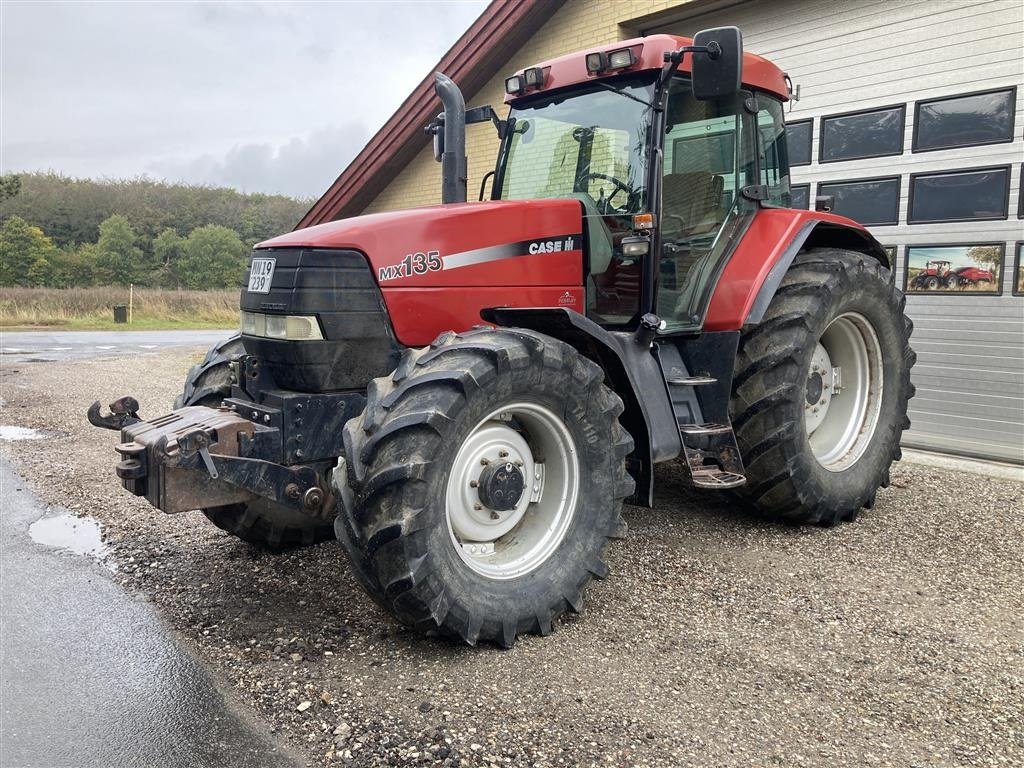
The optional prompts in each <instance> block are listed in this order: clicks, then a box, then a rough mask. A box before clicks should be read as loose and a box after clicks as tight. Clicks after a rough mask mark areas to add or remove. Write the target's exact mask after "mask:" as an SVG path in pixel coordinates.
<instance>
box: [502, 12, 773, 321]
mask: <svg viewBox="0 0 1024 768" xmlns="http://www.w3.org/2000/svg"><path fill="white" fill-rule="evenodd" d="M708 35H709V39H710V37H713V38H714V39H715V41H716V43H717V45H718V53H717V57H716V58H714V59H712V58H710V57H709V54H707V53H706V52H705V51H704V50H703V48H705V47H706V45H705V44H706V42H707V41H701V40H695V41H693V42H694V44H693V45H692V46H689V48H688V47H687V46H686V45H685V43H687V42H689V41H687V40H684V39H682V38H671V37H668V36H654V37H651V38H644V39H642V40H639V41H627V42H626V43H620V44H619V46H620V47H619V48H618V49H615V50H611V49H609V50H602V51H597V52H594V53H592V54H576V55H575V60H574V59H573V58H572V57H566V58H563V59H559V60H556V61H553V62H549V63H546V64H542V65H539V66H538V67H534V68H531V69H528V70H525V71H524V72H523V73H522V74H521V75H515V76H513V77H511V78H509V80H508V81H507V82H506V88H507V90H508V91H509V96H510V99H509V102H510V105H511V111H510V114H509V117H508V120H507V121H506V127H505V132H504V133H505V138H504V142H503V146H502V151H501V153H500V155H499V158H498V163H497V168H496V173H495V179H494V189H493V193H492V198H493V199H501V200H518V199H524V200H525V199H537V198H552V197H568V198H573V199H575V200H577V201H579V204H580V206H581V208H582V211H583V218H584V234H585V237H586V243H587V248H586V252H587V256H588V259H587V264H586V314H587V316H588V317H589V318H590V319H592V320H594V321H595V322H597V323H598V324H600V325H602V326H604V327H606V328H616V327H628V326H630V325H635V324H636V322H637V320H638V319H639V317H640V316H641V315H643V314H644V313H645V312H649V311H653V312H654V313H655V314H657V316H658V317H659V318H660V319H661V320H662V321H664V323H665V327H664V329H663V330H665V331H668V332H672V331H677V330H696V329H699V327H700V325H701V323H702V321H703V318H704V311H705V309H706V308H707V305H708V301H709V298H710V292H711V289H712V288H713V287H714V282H715V278H716V277H717V276H718V274H719V272H720V268H721V266H722V265H723V264H724V261H725V259H726V258H727V255H728V253H729V252H730V251H731V249H732V248H733V247H735V245H736V242H737V240H738V235H739V233H740V232H741V231H742V230H743V229H744V228H745V226H746V225H747V224H748V223H749V220H750V218H751V217H752V215H753V214H754V212H755V211H756V210H757V207H758V204H759V203H761V204H765V205H776V206H786V207H788V206H789V205H790V202H791V199H790V187H789V164H788V160H787V155H786V145H785V125H784V117H783V110H782V102H783V100H784V99H785V98H787V95H786V86H785V80H784V75H783V74H782V73H781V71H779V70H778V69H777V68H775V67H774V66H773V65H769V64H768V63H767V62H765V61H764V60H762V59H759V57H753V56H750V55H747V57H746V58H747V59H750V60H751V61H748V62H747V64H748V65H749V66H748V67H747V69H748V71H752V72H753V73H755V74H756V75H757V76H758V82H757V83H756V84H753V85H749V86H748V85H743V84H742V83H741V82H740V79H739V72H740V69H741V64H740V62H741V61H742V60H743V58H744V56H743V53H742V45H741V44H740V43H739V39H738V36H730V35H728V34H725V33H724V31H723V30H714V31H712V32H711V33H708ZM661 38H665V39H664V40H662V39H661ZM622 46H624V47H622ZM610 48H615V47H614V46H611V47H610ZM690 49H695V50H692V51H691V50H690ZM678 50H683V51H687V52H688V53H690V55H691V56H693V59H692V60H691V59H690V58H689V57H684V55H682V54H680V55H679V60H675V61H673V60H668V61H666V62H665V63H664V65H663V66H661V67H659V68H658V69H643V65H644V63H645V62H646V63H647V64H648V66H649V63H650V62H649V60H650V59H652V58H656V57H658V56H662V57H664V58H668V57H672V56H673V52H676V51H678ZM583 64H585V68H584V67H583V66H581V65H583ZM702 66H703V70H702V69H701V67H702ZM695 67H696V74H695V73H694V68H695ZM637 70H640V71H637ZM724 71H728V72H729V73H731V74H730V76H729V77H728V78H724V79H723V78H722V77H721V75H722V72H724ZM581 73H582V76H581ZM695 78H696V81H695ZM730 78H731V79H730ZM567 81H568V82H567ZM709 81H712V85H713V86H714V87H709V85H708V82H709ZM528 83H532V84H534V85H532V86H531V85H528ZM562 83H564V84H562ZM559 84H562V87H548V86H557V85H559ZM645 293H646V294H650V295H649V296H648V295H645Z"/></svg>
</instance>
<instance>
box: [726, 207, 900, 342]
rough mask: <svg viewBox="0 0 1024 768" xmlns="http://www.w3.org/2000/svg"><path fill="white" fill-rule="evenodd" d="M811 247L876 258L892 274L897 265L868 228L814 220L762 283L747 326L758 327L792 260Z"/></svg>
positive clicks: (792, 242)
mask: <svg viewBox="0 0 1024 768" xmlns="http://www.w3.org/2000/svg"><path fill="white" fill-rule="evenodd" d="M811 248H842V249H844V250H847V251H857V252H859V253H863V254H866V255H867V256H871V257H872V258H874V259H877V260H878V262H879V263H880V264H881V265H882V266H883V267H885V268H886V269H888V270H889V271H890V272H893V271H894V269H895V266H896V265H895V264H893V263H890V261H889V254H887V253H886V252H885V249H884V248H883V247H882V244H881V243H879V242H878V241H877V240H876V239H875V238H874V236H873V235H872V234H871V233H870V232H868V231H867V230H866V229H861V228H860V227H855V226H849V225H847V224H841V223H839V222H835V221H827V220H824V219H811V220H809V221H808V222H807V223H806V224H804V226H802V227H801V228H800V229H799V230H798V231H797V233H796V235H795V236H794V237H793V239H792V240H791V241H790V243H789V245H788V246H786V250H785V251H783V252H782V256H781V257H780V258H779V260H778V261H777V262H775V266H773V267H772V269H771V271H770V272H769V273H768V276H767V277H766V278H765V280H764V282H763V283H762V284H761V287H760V288H759V289H758V291H757V297H756V298H755V299H754V303H753V305H751V307H750V314H748V315H747V318H746V320H745V321H744V324H745V325H757V324H758V323H760V322H761V320H762V319H763V318H764V313H765V312H766V311H767V310H768V305H769V304H771V302H772V299H773V298H775V292H776V291H777V290H778V289H779V285H781V284H782V278H784V277H785V276H786V272H787V271H788V270H789V267H790V265H791V264H792V263H793V259H795V258H796V256H797V254H798V253H800V252H801V251H805V250H809V249H811Z"/></svg>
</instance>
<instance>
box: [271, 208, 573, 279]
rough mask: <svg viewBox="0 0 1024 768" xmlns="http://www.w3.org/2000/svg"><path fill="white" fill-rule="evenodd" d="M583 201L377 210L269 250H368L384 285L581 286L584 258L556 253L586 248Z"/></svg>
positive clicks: (283, 239)
mask: <svg viewBox="0 0 1024 768" xmlns="http://www.w3.org/2000/svg"><path fill="white" fill-rule="evenodd" d="M582 229H583V218H582V209H581V207H580V204H579V203H578V202H577V201H576V200H572V199H565V198H560V199H549V200H495V201H490V202H483V203H459V204H453V205H436V206H430V207H426V208H412V209H409V210H404V211H391V212H387V213H374V214H368V215H366V216H356V217H354V218H350V219H342V220H340V221H332V222H329V223H327V224H319V225H317V226H315V227H308V228H306V229H299V230H296V231H294V232H289V233H288V234H286V235H281V236H280V237H275V238H274V239H272V240H267V241H266V242H262V243H259V244H258V245H257V246H256V247H257V248H258V249H266V248H297V247H298V248H329V249H332V250H340V249H350V250H356V251H360V252H362V253H363V254H364V255H365V256H366V257H367V259H368V260H369V261H370V264H371V266H372V267H373V270H374V274H375V276H376V277H377V280H378V282H379V283H380V285H381V288H390V287H413V286H439V285H446V286H451V285H495V283H496V282H497V281H496V274H495V269H500V272H501V280H502V281H504V283H503V284H504V285H563V284H566V283H572V284H582V278H583V276H582V266H583V265H582V260H581V259H580V258H575V259H570V260H564V259H557V258H551V255H552V254H555V253H573V252H576V254H577V256H579V255H580V254H581V253H582V248H583V237H582Z"/></svg>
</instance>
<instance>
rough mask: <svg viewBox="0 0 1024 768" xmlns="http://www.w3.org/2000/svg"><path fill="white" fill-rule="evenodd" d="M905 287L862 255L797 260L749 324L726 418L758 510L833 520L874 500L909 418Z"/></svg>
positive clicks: (828, 252)
mask: <svg viewBox="0 0 1024 768" xmlns="http://www.w3.org/2000/svg"><path fill="white" fill-rule="evenodd" d="M903 307H904V298H903V294H902V293H901V292H900V291H899V290H898V289H897V288H895V287H894V286H893V285H892V284H891V283H890V282H889V276H888V274H887V273H886V272H885V271H884V269H883V268H882V267H881V266H880V265H879V263H878V262H877V261H875V260H874V259H873V258H871V257H869V256H865V255H864V254H860V253H855V252H850V251H842V250H835V249H815V250H811V251H807V252H805V253H802V254H800V255H799V256H797V258H796V260H795V261H794V262H793V265H792V266H791V267H790V269H789V272H788V273H787V274H786V277H785V278H784V279H783V281H782V285H781V286H780V287H779V290H778V292H777V294H776V295H775V298H774V299H773V300H772V303H771V304H770V305H769V307H768V310H767V312H766V313H765V316H764V319H763V320H762V321H761V323H760V324H758V325H755V326H751V327H750V328H749V329H747V330H746V331H744V333H743V335H742V337H741V340H740V347H739V355H738V357H737V361H736V368H735V373H734V379H733V398H732V407H731V409H732V420H733V426H734V429H735V431H736V437H737V440H738V442H739V446H740V452H741V454H742V456H743V462H744V465H745V467H746V472H747V483H746V485H745V486H743V487H742V488H741V489H739V491H738V492H739V494H740V496H741V497H743V498H745V499H746V500H747V501H748V502H750V503H751V504H752V505H753V506H754V507H755V508H756V509H757V510H758V511H760V512H762V513H763V514H765V515H768V516H770V517H774V518H777V519H781V520H784V521H788V522H792V523H812V524H818V525H834V524H836V523H837V522H839V521H840V520H850V521H852V520H853V519H854V518H855V517H856V515H857V513H858V512H859V510H860V509H861V508H862V507H867V508H870V507H871V506H872V505H873V504H874V501H875V494H876V492H877V490H878V488H879V487H880V486H881V487H884V486H886V485H888V483H889V467H890V465H891V464H892V462H893V460H895V459H898V458H899V457H900V448H899V444H900V436H901V435H902V433H903V430H904V429H906V428H907V427H909V426H910V420H909V419H908V418H907V401H908V400H909V398H910V397H912V396H913V391H914V388H913V385H912V384H911V383H910V369H911V366H913V364H914V361H915V360H916V356H915V354H914V352H913V350H911V348H910V344H909V339H910V333H911V330H912V328H913V325H912V323H911V322H910V320H909V319H908V318H907V317H906V316H905V315H904V313H903Z"/></svg>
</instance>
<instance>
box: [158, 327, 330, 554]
mask: <svg viewBox="0 0 1024 768" xmlns="http://www.w3.org/2000/svg"><path fill="white" fill-rule="evenodd" d="M244 354H245V348H244V347H243V346H242V337H241V336H239V335H238V334H235V335H234V336H231V337H230V338H227V339H224V340H223V341H220V342H218V343H216V344H214V345H213V346H212V347H210V350H209V351H208V352H207V353H206V357H205V358H203V361H202V362H201V363H198V364H197V365H194V366H192V369H191V370H190V371H189V372H188V376H187V377H186V378H185V387H184V390H183V391H182V393H181V394H180V395H178V396H177V397H176V398H175V399H174V407H175V408H182V407H184V406H186V405H204V406H206V407H208V408H216V407H217V406H218V405H220V403H221V401H222V400H223V399H224V398H225V397H230V396H231V384H232V374H231V367H230V366H231V362H232V361H234V360H237V359H238V358H239V357H241V356H242V355H244ZM202 512H203V514H204V515H206V517H207V519H209V521H210V522H211V523H213V524H214V525H216V526H217V527H218V528H220V529H221V530H222V531H226V532H227V533H230V534H231V535H232V536H234V537H236V538H239V539H241V540H242V541H245V542H248V543H249V544H253V545H255V546H257V547H262V548H265V549H269V550H272V551H278V550H281V549H286V548H290V547H304V546H311V545H313V544H319V543H320V542H322V541H328V540H330V539H331V538H333V537H334V528H333V526H332V525H331V523H330V522H329V521H325V520H318V519H316V518H314V517H311V516H310V515H304V514H303V513H301V512H299V511H298V510H293V509H289V508H288V507H284V506H281V505H280V504H275V503H274V502H272V501H269V500H266V499H255V500H254V501H250V502H247V503H244V504H227V505H225V506H221V507H208V508H206V509H204V510H202Z"/></svg>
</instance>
